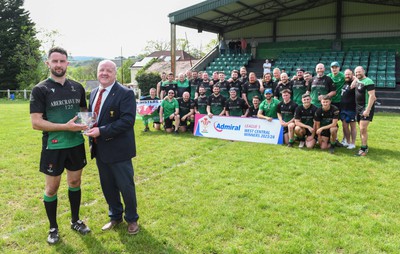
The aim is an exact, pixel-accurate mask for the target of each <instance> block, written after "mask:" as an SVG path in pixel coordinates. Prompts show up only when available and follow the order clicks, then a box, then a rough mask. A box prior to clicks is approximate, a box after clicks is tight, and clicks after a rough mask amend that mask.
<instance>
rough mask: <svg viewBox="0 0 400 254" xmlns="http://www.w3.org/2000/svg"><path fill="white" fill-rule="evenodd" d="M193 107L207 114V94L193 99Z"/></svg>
mask: <svg viewBox="0 0 400 254" xmlns="http://www.w3.org/2000/svg"><path fill="white" fill-rule="evenodd" d="M194 102H195V107H196V109H197V111H199V113H200V114H207V96H204V97H201V96H199V97H197V98H196V99H195V100H194Z"/></svg>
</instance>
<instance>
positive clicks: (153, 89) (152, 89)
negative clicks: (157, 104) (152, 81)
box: [149, 87, 157, 92]
mask: <svg viewBox="0 0 400 254" xmlns="http://www.w3.org/2000/svg"><path fill="white" fill-rule="evenodd" d="M149 91H150V92H151V91H157V90H156V89H155V88H154V87H152V88H150V90H149Z"/></svg>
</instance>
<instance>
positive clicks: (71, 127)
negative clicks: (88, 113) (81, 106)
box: [65, 116, 89, 131]
mask: <svg viewBox="0 0 400 254" xmlns="http://www.w3.org/2000/svg"><path fill="white" fill-rule="evenodd" d="M77 119H78V116H75V117H74V118H72V119H71V120H69V121H68V122H67V123H66V124H65V125H66V127H67V129H68V130H69V131H83V130H86V129H87V128H89V126H87V125H86V124H78V123H75V121H76V120H77Z"/></svg>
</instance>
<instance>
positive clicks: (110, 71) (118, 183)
mask: <svg viewBox="0 0 400 254" xmlns="http://www.w3.org/2000/svg"><path fill="white" fill-rule="evenodd" d="M116 73H117V67H116V65H115V63H114V62H112V61H110V60H104V61H101V62H100V63H99V66H98V68H97V78H98V80H99V82H100V85H99V87H98V88H96V89H94V90H93V91H92V93H91V94H90V101H89V111H93V112H96V111H97V112H96V113H97V115H98V119H97V126H96V127H94V128H92V129H90V130H89V131H88V132H87V134H86V135H87V136H89V137H90V145H91V155H92V158H94V157H95V158H96V164H97V167H98V170H99V175H100V183H101V188H102V190H103V194H104V197H105V199H106V201H107V204H108V206H109V217H110V221H109V222H108V223H107V224H105V225H104V226H103V228H102V230H109V229H112V228H113V227H114V226H116V225H118V224H120V223H121V222H122V215H123V212H124V208H123V205H122V203H121V199H120V194H121V195H122V198H123V200H124V204H125V215H124V219H125V221H126V222H127V223H128V233H129V234H137V233H138V232H139V225H138V223H137V221H138V219H139V215H138V214H137V203H136V191H135V183H134V180H133V175H134V173H133V166H132V158H133V157H135V156H136V146H135V135H134V130H133V126H134V124H135V117H136V100H135V94H134V93H133V90H130V89H128V88H125V87H124V86H122V85H121V84H119V83H118V82H117V81H116Z"/></svg>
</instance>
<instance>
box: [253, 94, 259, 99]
mask: <svg viewBox="0 0 400 254" xmlns="http://www.w3.org/2000/svg"><path fill="white" fill-rule="evenodd" d="M252 99H253V100H254V99H257V100H260V97H258V95H254V96H253V98H252Z"/></svg>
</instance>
